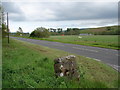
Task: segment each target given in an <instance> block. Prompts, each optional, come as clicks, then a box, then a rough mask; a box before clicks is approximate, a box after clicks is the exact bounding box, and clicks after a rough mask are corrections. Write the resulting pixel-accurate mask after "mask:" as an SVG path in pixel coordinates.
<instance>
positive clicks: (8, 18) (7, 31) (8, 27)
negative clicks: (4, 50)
mask: <svg viewBox="0 0 120 90" xmlns="http://www.w3.org/2000/svg"><path fill="white" fill-rule="evenodd" d="M7 32H8V43H9V18H8V12H7Z"/></svg>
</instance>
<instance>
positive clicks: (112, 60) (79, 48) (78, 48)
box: [11, 37, 120, 71]
mask: <svg viewBox="0 0 120 90" xmlns="http://www.w3.org/2000/svg"><path fill="white" fill-rule="evenodd" d="M11 38H14V39H17V40H22V41H26V42H30V43H34V44H38V45H42V46H47V47H50V48H56V49H60V50H64V51H67V52H70V53H75V54H78V55H81V56H86V57H90V58H94V59H95V60H97V61H102V62H104V63H106V64H108V65H110V66H112V67H113V68H114V69H116V70H118V71H120V69H118V68H119V67H120V66H119V65H118V56H119V55H118V50H113V49H106V48H99V47H91V46H83V45H76V44H66V43H60V42H51V41H43V40H35V39H27V38H20V37H11Z"/></svg>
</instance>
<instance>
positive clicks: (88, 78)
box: [2, 39, 118, 88]
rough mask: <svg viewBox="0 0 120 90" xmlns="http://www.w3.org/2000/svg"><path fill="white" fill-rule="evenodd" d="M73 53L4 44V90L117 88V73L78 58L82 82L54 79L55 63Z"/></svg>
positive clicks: (61, 78) (104, 66)
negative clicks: (19, 89)
mask: <svg viewBox="0 0 120 90" xmlns="http://www.w3.org/2000/svg"><path fill="white" fill-rule="evenodd" d="M69 54H70V53H67V52H64V51H60V50H56V49H50V48H48V47H43V46H39V45H35V44H30V43H26V42H22V41H17V40H12V39H11V40H10V44H7V41H6V39H4V40H3V65H2V66H3V77H2V80H3V88H117V87H118V73H117V71H115V70H114V69H112V68H111V67H109V66H107V65H105V64H103V63H101V62H98V61H95V60H93V59H89V58H85V57H82V56H78V55H76V56H77V58H76V61H77V64H78V66H79V71H80V72H79V74H80V81H76V80H69V79H67V78H66V77H59V78H55V75H54V68H53V66H54V62H53V60H54V59H55V58H57V57H60V56H65V55H69Z"/></svg>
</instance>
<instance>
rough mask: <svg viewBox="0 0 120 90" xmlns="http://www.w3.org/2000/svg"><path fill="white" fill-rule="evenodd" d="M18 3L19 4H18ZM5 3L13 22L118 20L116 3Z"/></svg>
mask: <svg viewBox="0 0 120 90" xmlns="http://www.w3.org/2000/svg"><path fill="white" fill-rule="evenodd" d="M16 3H17V2H16ZM16 3H12V2H9V3H6V2H5V3H3V6H4V7H5V10H6V11H8V12H10V13H12V14H11V19H12V20H16V21H17V20H18V21H19V20H20V21H22V20H28V21H65V20H89V19H93V20H94V19H112V18H117V15H118V14H117V12H118V10H117V8H118V7H117V3H115V2H26V3H25V2H19V3H17V4H16Z"/></svg>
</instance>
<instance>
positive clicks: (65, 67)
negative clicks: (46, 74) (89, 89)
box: [54, 55, 80, 80]
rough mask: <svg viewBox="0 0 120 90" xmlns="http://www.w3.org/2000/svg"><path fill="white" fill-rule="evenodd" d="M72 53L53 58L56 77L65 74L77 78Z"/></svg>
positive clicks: (76, 67)
mask: <svg viewBox="0 0 120 90" xmlns="http://www.w3.org/2000/svg"><path fill="white" fill-rule="evenodd" d="M75 59H76V57H75V56H74V55H69V56H65V57H60V58H56V59H55V60H54V70H55V76H56V77H63V76H66V77H68V78H70V79H71V78H76V79H78V80H79V78H80V75H79V73H78V66H77V64H76V61H75Z"/></svg>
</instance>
